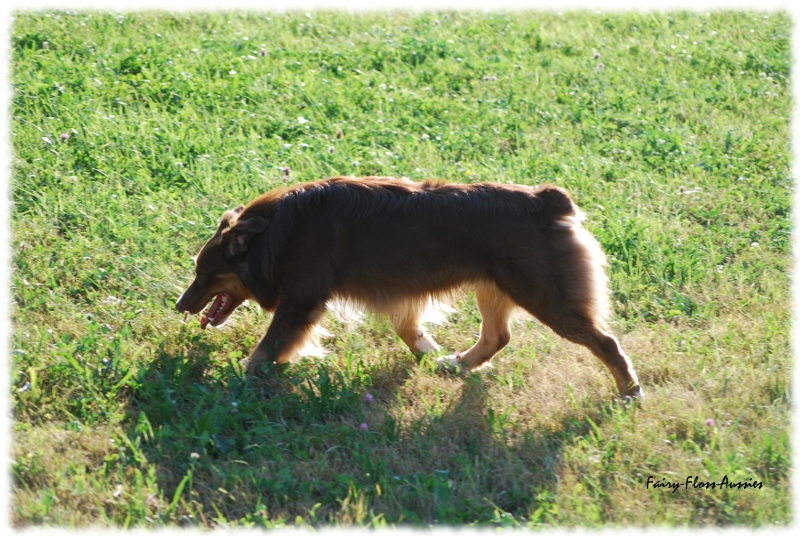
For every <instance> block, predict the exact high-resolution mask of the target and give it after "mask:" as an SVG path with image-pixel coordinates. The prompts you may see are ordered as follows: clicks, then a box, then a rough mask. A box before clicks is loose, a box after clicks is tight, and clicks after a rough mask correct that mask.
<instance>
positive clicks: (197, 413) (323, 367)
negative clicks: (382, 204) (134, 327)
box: [130, 340, 603, 526]
mask: <svg viewBox="0 0 800 536" xmlns="http://www.w3.org/2000/svg"><path fill="white" fill-rule="evenodd" d="M210 350H212V349H211V348H209V347H207V346H206V345H204V344H203V343H201V342H199V340H198V341H195V342H194V343H193V344H192V345H191V346H190V347H189V349H188V350H187V352H186V354H185V355H181V356H174V355H170V354H168V353H166V352H162V353H161V354H159V355H158V356H157V358H156V359H155V360H153V361H152V362H151V363H150V364H149V366H148V367H147V368H146V369H145V370H143V371H140V375H139V382H138V389H137V392H136V393H135V396H134V397H133V398H132V404H131V409H132V412H133V413H135V414H136V416H135V418H134V419H132V420H131V427H130V436H131V437H130V439H131V442H132V444H141V445H142V447H141V448H142V449H143V451H144V453H145V456H146V458H147V459H148V460H150V462H151V463H153V464H155V465H156V475H157V478H158V482H159V487H160V489H162V490H163V494H164V498H165V500H174V497H175V496H176V493H178V492H179V490H180V493H182V494H183V496H182V498H180V499H178V502H176V503H175V504H176V505H178V504H180V505H183V507H182V508H178V507H177V506H175V507H173V508H172V509H171V511H170V515H171V516H172V517H174V518H175V520H174V521H176V522H180V520H181V519H183V520H184V521H186V520H192V519H193V520H195V521H186V522H187V523H190V524H191V523H195V522H197V521H196V520H197V519H199V518H198V517H197V516H198V515H200V514H202V513H203V512H205V513H206V514H210V513H211V514H213V513H214V512H219V513H220V514H221V515H223V516H224V517H225V518H226V519H229V520H232V519H237V518H238V519H245V518H246V519H249V520H250V521H249V522H253V523H255V524H262V525H264V526H269V523H268V520H267V519H268V518H264V519H261V518H259V517H258V516H259V515H260V514H258V512H259V511H260V510H259V509H263V508H265V509H266V510H265V511H266V512H270V514H269V515H270V516H275V515H279V516H280V517H282V518H283V519H289V520H293V519H296V518H297V516H301V517H303V519H304V520H305V522H311V523H312V524H318V525H324V524H327V523H339V522H348V520H349V521H351V522H360V523H367V522H368V521H369V518H368V517H367V518H365V517H364V516H365V515H366V514H363V515H362V517H361V518H359V517H358V515H356V514H354V513H353V512H352V511H351V510H352V509H353V508H354V504H355V502H359V501H360V502H359V504H361V506H360V507H359V508H361V510H359V511H361V512H362V513H363V512H372V514H370V515H372V516H373V517H374V516H381V519H383V520H385V521H387V522H390V523H398V524H403V523H409V524H411V525H414V526H427V524H429V523H432V522H434V520H438V522H440V523H446V524H450V525H458V524H466V523H478V524H484V525H486V524H489V525H491V524H500V525H504V524H507V523H508V522H512V521H513V522H516V521H514V520H518V519H523V520H529V519H531V518H532V517H534V516H535V515H538V514H536V512H537V511H538V512H539V513H541V511H542V508H543V507H545V508H546V507H547V506H548V504H549V503H548V502H547V501H549V500H551V498H552V497H553V495H554V493H555V491H556V486H557V483H558V479H559V472H560V471H561V468H562V452H563V449H564V447H565V445H566V444H568V442H569V441H570V440H571V438H574V437H579V436H580V435H582V434H586V433H588V431H589V429H590V424H589V421H587V418H588V416H585V415H584V416H578V415H576V414H567V415H566V416H562V417H561V418H560V421H559V420H556V421H555V424H554V425H553V426H550V427H549V428H548V429H530V428H526V427H525V426H521V425H519V423H512V422H511V421H510V420H509V419H510V416H509V414H508V412H507V411H506V410H504V409H502V408H495V407H493V403H492V400H491V395H490V389H491V385H492V382H493V381H497V379H496V378H495V379H493V377H492V376H491V375H489V374H485V373H478V374H472V375H470V376H469V377H467V378H465V379H460V378H441V379H440V378H435V377H433V375H434V374H435V373H434V372H432V371H431V370H429V368H428V369H426V368H424V367H420V366H419V365H418V364H417V362H416V361H415V359H414V358H413V357H410V356H405V355H400V356H390V357H388V358H386V359H383V360H381V361H380V362H379V363H369V364H365V363H360V362H358V361H356V360H353V361H346V360H345V361H346V362H344V363H343V362H342V361H343V360H342V359H339V360H337V361H330V362H329V361H316V360H315V361H301V362H299V363H294V364H292V365H289V366H288V367H286V366H284V367H272V368H271V369H270V368H268V369H267V370H266V371H261V372H259V373H257V374H256V375H254V376H245V375H244V374H243V372H242V370H241V367H238V366H237V364H236V361H235V360H234V359H231V360H229V361H228V362H227V363H222V364H221V363H220V362H219V361H215V362H212V361H211V360H210V359H209V357H208V356H209V354H210V353H211V352H210ZM418 375H431V377H430V378H428V377H423V380H424V381H426V382H428V386H430V385H431V384H433V385H435V386H444V388H443V389H442V390H443V391H445V390H447V391H449V392H448V393H447V395H446V396H439V397H438V398H439V400H440V405H439V406H438V407H434V406H435V404H431V405H430V406H429V407H426V408H419V407H417V408H410V409H409V408H406V407H403V405H404V404H418V405H424V402H422V401H421V400H404V396H403V394H404V390H407V389H409V387H407V383H408V382H409V380H413V379H414V378H416V377H417V376H418ZM445 388H446V389H445ZM434 389H436V390H437V393H438V387H434ZM591 419H592V421H593V422H595V423H599V421H601V420H602V419H603V412H602V410H601V409H599V408H598V410H597V412H594V413H593V414H592V415H591ZM145 422H146V423H147V426H143V425H142V423H145ZM145 429H147V430H149V431H144V430H145ZM139 436H141V437H139ZM189 474H191V479H192V487H191V490H188V489H184V487H183V486H182V482H183V483H185V481H186V475H189ZM215 490H216V491H215ZM219 490H223V491H224V492H226V493H229V492H230V491H231V490H235V491H236V496H237V501H236V502H235V503H233V502H231V501H230V500H229V498H227V497H226V496H225V495H224V493H223V492H220V491H219ZM181 501H182V502H181ZM354 501H355V502H354ZM315 505H318V506H315ZM348 505H349V506H348ZM362 507H363V508H362ZM348 509H349V510H348ZM180 512H184V513H183V514H181V513H180ZM192 512H194V514H192ZM181 515H182V516H184V517H180V516H181ZM192 515H194V517H192ZM309 516H310V517H309ZM200 517H202V515H200ZM212 517H214V516H213V515H212ZM259 519H261V521H259Z"/></svg>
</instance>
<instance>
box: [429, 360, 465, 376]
mask: <svg viewBox="0 0 800 536" xmlns="http://www.w3.org/2000/svg"><path fill="white" fill-rule="evenodd" d="M436 365H437V366H438V368H439V372H442V373H445V374H458V375H459V376H462V377H463V376H466V375H467V373H468V372H469V370H468V369H467V364H466V363H464V362H463V361H461V357H460V356H458V355H446V356H443V357H440V358H439V359H437V360H436Z"/></svg>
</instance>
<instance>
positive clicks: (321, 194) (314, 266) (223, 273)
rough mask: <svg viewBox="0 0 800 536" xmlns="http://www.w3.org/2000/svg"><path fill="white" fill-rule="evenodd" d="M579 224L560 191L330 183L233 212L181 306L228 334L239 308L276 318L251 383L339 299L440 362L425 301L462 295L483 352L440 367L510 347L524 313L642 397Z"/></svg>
mask: <svg viewBox="0 0 800 536" xmlns="http://www.w3.org/2000/svg"><path fill="white" fill-rule="evenodd" d="M581 216H582V213H581V212H580V210H578V208H577V207H576V206H575V205H574V204H573V202H572V200H571V199H570V197H569V195H568V194H567V193H566V192H565V191H564V190H562V189H561V188H558V187H555V186H540V187H536V188H532V187H528V186H519V185H511V184H490V183H484V184H471V185H464V184H445V183H437V182H430V181H428V182H423V183H415V182H411V181H409V180H406V179H390V178H378V177H372V178H364V179H351V178H343V177H335V178H330V179H325V180H321V181H317V182H312V183H305V184H297V185H295V186H292V187H290V188H286V189H281V190H274V191H271V192H269V193H267V194H264V195H262V196H260V197H258V198H257V199H255V200H254V201H253V202H251V203H250V204H249V205H248V206H247V207H244V206H240V207H237V208H236V209H234V210H229V211H227V212H225V214H224V215H223V216H222V221H221V222H220V224H219V228H218V229H217V232H216V233H215V234H214V236H213V237H212V238H211V239H210V240H209V241H208V242H207V243H206V244H205V246H203V249H202V250H200V253H199V255H198V256H197V266H196V276H195V280H194V282H192V284H191V286H190V287H189V288H188V289H187V290H186V292H184V293H183V295H182V296H181V297H180V299H179V300H178V303H177V308H178V310H179V311H181V312H185V313H190V314H196V313H199V312H201V311H202V310H203V308H204V307H205V306H206V305H207V304H208V303H209V302H210V301H211V300H212V298H216V299H214V302H213V303H212V305H211V307H210V308H209V310H208V312H207V313H206V316H205V317H203V318H202V320H201V325H202V327H203V328H205V327H206V326H207V325H208V324H211V325H212V326H217V325H220V324H222V323H223V322H224V321H225V320H226V319H227V318H228V317H229V316H230V314H231V313H232V312H233V310H234V309H236V307H238V306H239V305H240V304H241V303H242V302H243V301H244V300H247V299H250V300H255V301H256V302H257V303H258V304H259V305H260V306H261V307H262V308H263V309H265V310H267V311H274V316H273V319H272V324H271V325H270V326H269V329H268V330H267V334H266V335H265V336H264V338H263V339H262V340H261V342H260V343H259V344H258V346H257V347H256V348H255V350H253V353H252V355H251V356H250V358H249V359H248V360H247V369H248V371H252V370H253V369H254V368H255V367H256V366H257V365H259V364H261V363H263V362H265V361H269V362H273V363H285V362H286V361H288V360H289V358H290V357H291V356H292V355H293V354H294V353H295V352H296V351H297V349H298V348H299V347H300V346H302V345H303V343H304V342H305V340H306V338H307V337H308V335H309V333H310V331H311V330H312V328H313V327H314V326H315V324H316V323H317V321H318V320H319V319H320V317H321V316H322V314H323V312H324V311H325V308H326V303H327V302H328V301H329V300H331V299H334V298H344V299H346V300H350V301H355V302H356V303H358V304H361V305H363V306H365V307H367V308H368V309H371V310H372V311H375V312H378V313H384V314H387V315H389V317H390V319H391V322H392V325H393V326H394V328H395V330H396V331H397V334H398V335H399V336H400V338H401V339H402V340H403V341H404V342H405V343H406V344H407V345H408V346H409V348H411V351H412V352H414V353H416V354H418V355H419V354H422V353H426V352H429V351H431V350H435V349H438V346H437V345H436V343H435V342H434V341H433V340H432V339H431V338H430V336H428V334H426V333H425V330H424V329H423V328H422V326H421V323H420V317H421V315H422V312H423V309H424V308H425V305H426V304H427V303H428V302H429V301H430V300H431V298H434V299H435V298H437V297H438V296H441V295H442V293H447V292H448V291H450V290H452V289H454V288H456V287H459V286H461V285H464V284H471V285H473V286H474V288H475V295H476V298H477V301H478V307H479V309H480V312H481V316H482V319H483V321H482V323H481V332H480V338H479V339H478V342H477V343H476V344H475V345H474V346H473V347H472V348H470V349H469V350H467V351H466V352H464V353H463V354H458V353H456V354H455V355H453V356H447V357H444V358H440V359H439V366H440V368H442V369H445V370H453V369H455V370H458V371H460V372H461V373H462V374H463V373H466V372H467V371H471V370H474V369H476V368H478V367H480V366H482V365H484V364H487V363H488V362H489V360H491V358H492V356H494V355H495V354H496V353H497V352H498V351H499V350H500V349H501V348H503V347H504V346H505V345H506V344H508V341H509V339H510V338H511V334H510V332H509V316H510V314H511V312H512V310H513V309H514V308H515V307H517V306H519V307H522V308H523V309H525V310H526V311H528V312H529V313H530V314H532V315H533V316H535V317H536V318H537V319H539V320H540V321H541V322H543V323H544V324H546V325H548V326H550V328H552V329H553V331H555V332H556V333H558V334H559V335H561V336H562V337H564V338H566V339H568V340H570V341H573V342H576V343H578V344H582V345H584V346H586V347H587V348H589V350H591V351H592V352H593V353H594V354H595V355H596V356H597V357H599V358H600V360H601V361H602V362H603V363H605V365H606V366H607V367H608V368H609V370H610V371H611V374H612V375H613V376H614V380H615V381H616V383H617V387H618V389H619V392H620V393H621V394H622V395H629V396H642V392H641V389H640V387H639V380H638V378H637V377H636V373H635V372H634V370H633V367H632V366H631V362H630V360H629V359H628V357H627V356H626V355H625V353H624V352H623V351H622V348H621V347H620V345H619V342H618V341H617V339H616V338H614V337H613V336H612V335H611V334H610V333H608V331H607V329H608V328H607V326H606V323H605V319H606V317H607V316H608V312H609V307H608V295H607V294H608V291H607V279H606V276H605V273H604V271H603V266H604V264H605V257H604V255H603V253H602V251H601V250H600V247H599V245H598V243H597V241H596V240H595V239H594V238H593V237H592V236H591V235H590V234H589V233H588V232H587V231H586V230H585V229H584V228H583V227H581V223H580V222H581Z"/></svg>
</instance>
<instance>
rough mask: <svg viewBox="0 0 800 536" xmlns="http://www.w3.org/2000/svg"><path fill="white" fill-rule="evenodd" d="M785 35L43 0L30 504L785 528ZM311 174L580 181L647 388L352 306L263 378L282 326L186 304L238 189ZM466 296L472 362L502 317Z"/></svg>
mask: <svg viewBox="0 0 800 536" xmlns="http://www.w3.org/2000/svg"><path fill="white" fill-rule="evenodd" d="M789 33H790V20H789V18H788V15H787V14H785V13H780V12H763V13H762V12H732V11H724V12H713V13H711V14H699V13H698V14H694V13H682V12H681V13H678V12H676V13H615V14H590V13H586V12H572V13H565V14H564V15H563V16H562V15H558V14H556V13H545V12H520V13H511V12H508V13H488V14H483V13H469V12H450V13H415V14H409V13H402V12H396V13H388V12H387V13H372V14H360V15H353V14H345V13H337V12H329V13H328V12H314V13H313V14H310V15H307V14H304V13H288V14H270V13H263V14H255V13H214V14H202V13H193V14H168V13H142V12H138V13H121V14H117V13H99V12H69V13H68V12H36V13H33V12H20V13H17V14H16V16H15V19H14V22H13V25H12V36H11V41H12V53H13V58H12V62H13V63H12V67H11V77H12V84H13V102H12V105H11V114H12V143H13V156H14V161H13V170H12V201H13V207H12V213H11V218H12V221H11V225H12V247H13V266H12V267H13V273H12V278H11V279H12V286H13V288H12V296H13V304H12V306H11V315H12V321H13V333H12V338H11V343H10V344H11V348H12V352H11V371H10V373H11V379H12V386H11V404H12V407H13V416H14V423H13V450H12V460H13V461H12V475H13V476H12V478H13V481H12V482H13V498H12V508H13V511H12V522H13V523H14V525H15V526H16V527H24V526H31V525H58V526H74V527H80V526H86V525H89V524H97V525H109V526H118V527H164V526H198V527H206V528H211V527H217V526H263V527H278V526H284V525H305V524H308V525H314V526H320V525H329V524H332V525H346V524H357V525H361V526H370V527H380V526H387V525H388V526H394V525H410V526H416V527H426V526H430V525H471V526H523V527H541V526H560V527H572V526H588V527H601V526H708V525H718V526H729V525H735V526H746V527H757V526H766V525H772V524H777V525H786V524H788V523H790V522H791V521H792V515H791V506H790V505H791V501H790V497H789V480H788V478H789V473H790V470H791V466H790V462H789V459H790V450H789V417H790V407H789V367H790V365H791V357H790V350H789V342H788V332H789V325H790V316H789V303H790V297H789V296H790V292H789V288H790V284H789V277H788V269H789V260H790V254H789V229H790V217H789V212H790V199H791V190H790V188H791V179H790V172H789V134H788V125H789V114H790V108H791V101H790V96H789V95H790V93H789V64H790V55H789ZM262 48H263V53H262ZM595 51H596V52H597V53H598V54H599V57H595ZM300 118H302V119H300ZM339 130H341V131H342V133H343V136H342V137H341V138H338V137H337V136H336V133H337V131H339ZM285 167H288V168H289V169H290V174H289V176H288V180H289V181H290V182H296V181H308V180H314V179H317V178H321V177H324V176H330V175H334V174H345V175H347V174H354V175H369V174H382V175H393V176H407V177H409V178H411V179H423V178H427V177H436V178H444V179H447V180H449V181H458V182H469V181H481V180H485V181H503V182H505V181H511V182H516V183H522V184H539V183H542V182H552V183H555V184H558V185H561V186H564V187H565V188H567V189H568V190H569V191H570V192H571V193H572V195H573V197H574V198H575V199H576V201H577V202H578V204H579V205H580V206H581V207H582V209H583V210H584V211H585V212H586V213H587V215H588V220H587V227H588V228H590V230H591V231H592V232H593V233H594V234H595V235H596V236H597V238H598V240H599V241H600V242H601V244H602V246H603V248H604V250H605V251H606V252H607V254H608V255H609V275H610V278H611V286H612V289H613V305H614V331H615V333H616V334H617V335H618V336H619V337H620V339H621V340H622V343H623V345H624V347H625V348H626V349H627V352H628V353H629V354H630V355H631V356H632V359H633V361H634V364H635V367H636V370H637V371H638V373H639V377H640V379H641V381H642V384H643V386H644V389H645V392H646V394H647V399H646V401H645V403H644V404H643V405H642V406H640V407H627V406H621V405H618V404H617V403H615V402H614V391H615V390H614V386H613V381H612V379H611V376H610V374H608V372H607V371H606V370H605V369H604V367H603V366H602V365H601V364H600V363H599V362H598V360H596V359H595V358H594V357H592V356H591V355H589V354H588V352H587V351H585V350H584V349H583V348H581V347H577V346H575V345H572V344H570V343H567V342H565V341H563V340H561V339H559V338H558V337H556V336H554V335H553V334H552V333H551V332H550V331H549V330H547V329H546V328H544V327H542V326H540V325H538V324H536V323H534V322H532V321H531V320H529V319H524V318H523V319H521V320H519V321H517V322H515V325H514V326H513V339H512V342H511V344H510V345H509V347H508V348H507V349H505V350H503V352H502V353H501V354H500V355H498V356H497V358H496V359H495V368H494V369H493V370H491V371H488V372H480V373H476V374H473V375H471V376H469V377H468V378H466V379H464V380H457V379H452V378H443V377H439V376H437V375H436V374H435V372H434V366H433V364H432V363H433V361H432V360H430V359H425V360H423V361H422V363H419V364H418V363H417V362H416V360H415V359H414V358H413V357H412V356H411V355H410V354H409V352H408V351H407V350H406V349H405V348H404V346H403V344H402V342H401V341H400V340H399V339H398V338H397V337H396V335H394V333H393V332H392V330H391V329H390V327H389V325H388V324H387V323H386V322H385V321H384V320H381V319H368V320H367V321H366V322H365V323H364V324H363V325H361V326H360V327H358V328H356V329H352V328H350V327H349V326H346V325H343V324H340V323H338V322H337V321H336V320H335V319H333V318H332V317H330V318H327V319H326V321H325V325H326V327H327V328H328V329H329V330H330V331H331V332H333V334H334V337H333V338H331V339H329V340H327V341H326V342H325V345H326V346H327V348H328V349H329V350H330V356H329V357H328V358H326V360H324V361H317V360H302V361H298V362H295V363H293V364H291V365H290V366H289V367H288V368H287V369H285V370H282V371H276V372H275V373H274V374H271V375H269V376H268V377H265V378H256V379H254V378H250V377H244V376H243V375H242V373H241V370H240V369H239V367H238V365H237V363H238V360H239V359H241V358H242V357H244V356H246V355H247V354H248V352H249V351H250V350H251V349H252V347H253V345H254V344H255V343H256V342H257V340H258V339H259V338H260V337H261V336H262V335H263V333H264V331H265V329H266V326H267V325H268V322H269V317H268V315H266V314H264V313H262V312H260V311H259V310H257V308H256V307H254V306H249V307H247V306H244V307H241V308H240V309H239V311H238V312H237V313H236V315H235V317H234V319H233V321H232V322H230V323H229V324H228V325H227V326H226V327H224V328H221V329H212V330H208V331H205V332H204V331H201V330H200V329H199V325H198V323H197V321H196V319H193V320H192V321H191V322H189V323H187V324H184V323H182V319H181V316H180V315H179V314H178V313H177V312H176V311H175V309H174V303H175V301H176V299H177V297H178V296H179V295H180V292H181V291H182V290H183V288H184V287H185V285H186V284H187V283H188V282H189V280H190V279H191V275H192V271H193V269H192V261H191V256H192V255H194V254H195V253H196V252H197V250H198V249H199V247H200V245H201V244H202V242H203V241H204V240H205V239H207V238H208V237H209V236H210V234H211V233H212V232H213V230H214V229H215V227H216V223H217V221H218V219H219V217H220V216H221V214H222V212H223V210H224V209H225V208H230V207H232V206H235V205H238V204H240V203H244V202H247V201H249V200H250V199H252V198H253V197H255V196H256V195H257V194H259V193H262V192H264V191H266V190H268V189H270V188H273V187H276V186H279V185H282V184H283V183H284V177H283V171H282V170H283V168H285ZM456 305H457V307H456V309H457V312H456V313H454V314H453V315H452V316H451V318H450V322H449V323H448V324H445V325H444V326H439V327H435V328H434V329H433V334H434V337H435V338H436V339H437V340H438V341H439V342H440V343H441V344H442V345H443V347H444V348H446V349H447V350H448V351H451V352H452V351H453V350H455V349H460V350H462V351H463V350H464V349H465V348H466V347H468V345H470V344H471V343H472V341H473V340H474V338H475V336H476V332H477V330H478V326H479V322H480V319H479V316H478V312H477V308H476V305H475V303H474V298H473V296H472V295H471V293H466V294H465V295H464V297H463V299H462V300H460V301H459V303H458V304H456ZM434 357H435V356H434ZM367 394H370V395H372V397H373V401H372V402H369V401H368V400H367V399H366V398H365V396H366V395H367ZM362 423H363V424H365V425H366V430H363V429H362ZM651 476H652V477H653V479H654V480H655V481H658V482H681V483H682V482H684V481H685V480H686V478H687V477H692V478H693V477H694V476H697V477H698V478H699V480H700V481H709V482H710V481H716V482H719V481H720V480H721V479H722V478H723V477H724V476H727V477H728V479H729V480H733V481H747V480H748V479H752V480H751V481H759V482H761V483H763V487H761V488H760V489H727V488H726V489H724V490H720V489H715V490H711V489H699V488H693V487H690V489H680V490H678V491H676V492H675V493H672V492H671V491H669V490H667V491H664V489H663V488H661V489H653V488H652V487H651V488H650V489H647V487H646V483H647V479H648V477H651Z"/></svg>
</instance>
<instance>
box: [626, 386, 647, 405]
mask: <svg viewBox="0 0 800 536" xmlns="http://www.w3.org/2000/svg"><path fill="white" fill-rule="evenodd" d="M621 401H622V403H623V404H634V403H635V404H641V403H642V402H644V391H642V388H641V387H640V386H639V385H635V386H633V387H631V388H630V389H629V390H628V393H627V394H626V395H623V396H622V399H621Z"/></svg>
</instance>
